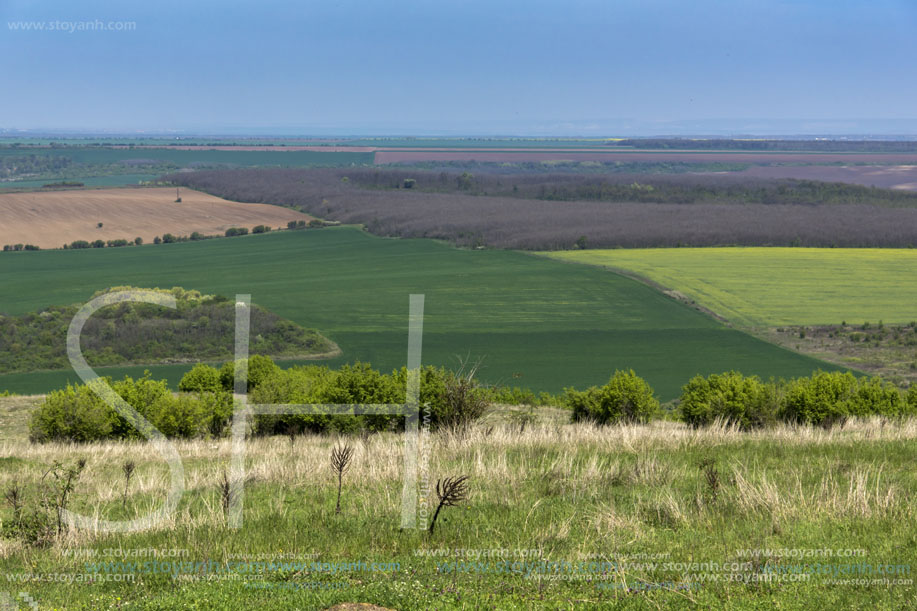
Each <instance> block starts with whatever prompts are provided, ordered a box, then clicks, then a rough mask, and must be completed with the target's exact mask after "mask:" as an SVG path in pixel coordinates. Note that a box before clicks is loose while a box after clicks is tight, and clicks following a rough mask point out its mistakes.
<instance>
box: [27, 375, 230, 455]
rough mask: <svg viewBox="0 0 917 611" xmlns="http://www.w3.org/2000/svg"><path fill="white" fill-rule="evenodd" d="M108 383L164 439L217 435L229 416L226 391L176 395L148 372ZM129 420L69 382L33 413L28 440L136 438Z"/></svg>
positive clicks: (94, 396)
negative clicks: (165, 437) (142, 375)
mask: <svg viewBox="0 0 917 611" xmlns="http://www.w3.org/2000/svg"><path fill="white" fill-rule="evenodd" d="M106 381H107V382H108V383H109V385H110V386H111V387H112V389H113V390H114V391H115V392H116V393H117V394H118V395H119V396H120V397H121V398H122V399H124V400H125V401H126V402H127V403H128V404H129V405H130V406H132V407H133V408H134V409H135V410H136V411H137V412H138V413H139V414H140V415H141V416H143V417H144V418H146V419H147V420H148V421H149V422H150V424H152V425H153V426H154V427H156V428H157V429H159V430H160V431H161V432H162V433H163V434H164V435H166V436H167V437H181V438H186V439H187V438H192V437H206V436H208V435H220V434H222V433H223V431H224V429H225V427H226V424H227V422H228V420H229V418H230V416H231V415H232V395H231V394H230V393H227V392H224V391H219V392H203V393H201V394H200V396H198V397H193V396H187V395H185V396H179V397H176V396H174V395H173V394H172V392H171V391H170V390H169V386H168V383H167V382H166V381H165V380H153V379H151V378H150V374H149V372H147V373H146V375H144V377H142V378H139V379H137V380H133V379H131V378H130V377H129V376H125V378H124V379H123V380H118V381H116V382H112V381H111V379H110V378H106ZM139 438H143V435H142V434H141V433H140V431H138V430H137V428H136V427H135V426H134V425H133V424H131V422H130V421H129V420H128V419H127V418H125V417H123V416H122V415H120V414H119V413H118V412H117V411H115V410H114V409H113V408H112V407H110V406H109V405H108V404H106V403H105V402H104V401H102V399H101V398H99V397H98V396H97V395H96V394H95V393H94V392H93V391H92V390H91V389H90V388H89V387H88V386H87V385H84V384H78V385H69V384H68V385H67V387H66V388H64V389H62V390H57V391H54V392H52V393H50V394H49V395H48V396H47V398H46V399H45V401H44V403H42V405H41V406H40V407H39V408H38V409H37V410H36V411H35V412H34V413H33V414H32V420H31V422H30V425H29V439H30V440H32V441H33V442H45V441H73V442H91V441H100V440H103V439H139Z"/></svg>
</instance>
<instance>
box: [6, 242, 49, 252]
mask: <svg viewBox="0 0 917 611" xmlns="http://www.w3.org/2000/svg"><path fill="white" fill-rule="evenodd" d="M20 250H41V249H40V248H39V247H38V246H35V245H34V244H4V245H3V252H19V251H20Z"/></svg>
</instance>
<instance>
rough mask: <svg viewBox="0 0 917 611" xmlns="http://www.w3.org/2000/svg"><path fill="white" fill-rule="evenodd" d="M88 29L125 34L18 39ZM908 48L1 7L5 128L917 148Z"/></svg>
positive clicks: (642, 32)
mask: <svg viewBox="0 0 917 611" xmlns="http://www.w3.org/2000/svg"><path fill="white" fill-rule="evenodd" d="M96 20H98V21H100V22H103V23H104V24H106V25H107V24H108V23H109V22H114V21H118V22H133V23H135V24H136V25H135V26H134V29H132V30H128V31H124V30H122V31H117V30H115V31H92V30H83V31H79V30H78V31H73V32H68V31H62V30H61V29H57V30H55V31H48V30H47V29H45V30H44V31H36V30H34V29H32V30H23V29H21V28H22V27H23V26H21V25H18V26H17V25H16V24H17V23H18V22H38V23H45V24H49V23H54V22H66V23H71V22H73V23H75V22H84V21H90V22H94V21H96ZM17 27H18V28H20V29H15V28H17ZM44 27H45V28H47V27H49V26H48V25H45V26H44ZM57 27H58V28H60V27H61V26H60V25H58V26H57ZM115 27H117V26H115ZM915 32H917V2H915V1H914V0H872V1H870V2H866V1H852V0H830V1H829V0H754V1H752V0H633V1H632V0H604V1H596V0H566V1H556V2H544V1H541V0H525V1H515V0H511V1H510V0H502V1H501V0H490V1H480V0H466V1H463V2H446V1H441V0H384V1H372V0H366V1H362V2H357V1H354V0H333V1H332V0H325V1H322V2H315V1H311V0H304V1H297V2H288V1H271V0H262V1H259V2H232V1H229V0H223V1H214V0H193V1H192V0H183V1H181V2H179V1H173V0H165V1H159V2H132V1H127V0H118V1H108V0H80V1H79V2H74V1H73V0H67V1H58V0H53V1H52V0H12V1H11V0H0V58H2V59H0V61H2V66H3V71H2V74H3V81H4V85H5V86H4V88H3V89H4V92H3V95H2V96H0V128H32V129H39V128H71V129H86V130H112V131H118V130H124V131H133V130H183V131H191V132H216V133H228V132H241V131H245V132H248V133H295V134H327V133H337V134H397V133H416V134H437V133H438V134H469V135H470V134H520V135H527V134H533V135H543V134H551V135H616V134H624V135H629V134H639V133H644V134H651V133H679V132H680V133H716V132H723V133H769V132H770V133H798V132H806V131H810V132H813V133H902V132H906V133H914V134H917V110H915V107H917V79H915V78H914V75H915V73H917V70H915V67H914V64H913V62H914V60H915V58H917V35H915Z"/></svg>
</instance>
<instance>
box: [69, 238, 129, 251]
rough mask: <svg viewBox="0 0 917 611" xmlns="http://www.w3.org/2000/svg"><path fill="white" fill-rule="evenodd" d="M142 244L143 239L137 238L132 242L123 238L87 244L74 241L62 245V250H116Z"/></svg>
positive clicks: (87, 242) (85, 241)
mask: <svg viewBox="0 0 917 611" xmlns="http://www.w3.org/2000/svg"><path fill="white" fill-rule="evenodd" d="M142 244H143V238H140V237H137V238H134V239H133V240H126V239H124V238H119V239H117V240H107V241H106V240H93V241H92V242H89V241H88V240H74V241H72V242H70V243H69V244H64V249H65V250H69V249H79V248H105V247H106V246H107V247H108V248H118V247H121V246H141V245H142Z"/></svg>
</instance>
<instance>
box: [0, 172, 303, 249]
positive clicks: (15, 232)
mask: <svg viewBox="0 0 917 611" xmlns="http://www.w3.org/2000/svg"><path fill="white" fill-rule="evenodd" d="M181 199H182V201H181V203H176V202H175V189H173V188H165V187H163V188H143V189H88V190H70V191H51V192H39V191H31V192H27V193H3V194H0V245H2V244H18V243H21V244H35V245H36V246H39V247H41V248H61V247H62V246H63V244H65V243H67V244H69V243H70V242H72V241H74V240H87V241H89V242H92V241H93V240H99V239H101V240H106V241H107V240H114V239H119V238H124V239H126V240H133V239H134V238H136V237H141V238H143V241H144V243H147V244H148V243H151V242H152V241H153V238H154V237H156V236H162V235H163V234H164V233H171V234H174V235H176V236H178V235H190V234H191V233H192V232H194V231H197V232H200V233H202V234H204V235H214V234H220V235H222V234H223V233H224V232H225V231H226V229H228V228H230V227H247V228H248V229H249V230H251V228H252V227H253V226H255V225H268V226H269V227H271V228H272V229H276V228H278V227H283V228H286V225H287V222H288V221H299V220H304V221H306V222H308V221H309V220H310V218H311V217H309V216H307V215H305V214H302V213H300V212H296V211H295V210H290V209H289V208H282V207H280V206H272V205H270V204H242V203H238V202H231V201H228V200H225V199H221V198H219V197H214V196H212V195H207V194H206V193H201V192H199V191H193V190H191V189H186V188H182V189H181ZM99 223H102V227H101V228H100V227H98V224H99Z"/></svg>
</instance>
